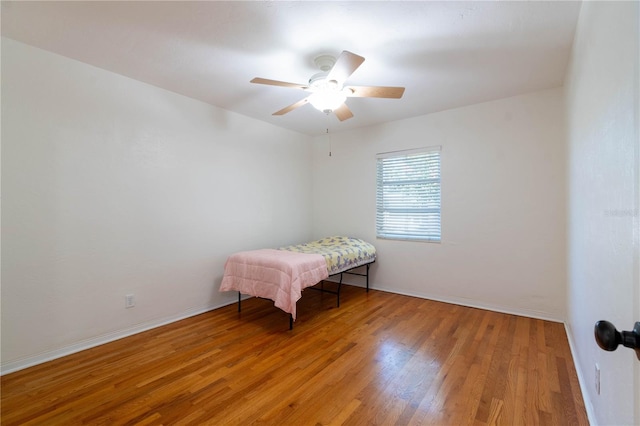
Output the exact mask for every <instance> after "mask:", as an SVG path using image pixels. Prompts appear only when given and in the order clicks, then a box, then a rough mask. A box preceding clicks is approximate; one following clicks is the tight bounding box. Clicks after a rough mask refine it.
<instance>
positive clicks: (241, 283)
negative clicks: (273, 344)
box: [220, 249, 329, 320]
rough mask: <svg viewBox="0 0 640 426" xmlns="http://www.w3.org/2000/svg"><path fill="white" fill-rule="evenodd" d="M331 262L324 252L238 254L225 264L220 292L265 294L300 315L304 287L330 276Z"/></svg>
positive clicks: (250, 252) (271, 251) (254, 252)
mask: <svg viewBox="0 0 640 426" xmlns="http://www.w3.org/2000/svg"><path fill="white" fill-rule="evenodd" d="M328 276H329V273H328V271H327V263H326V261H325V260H324V257H323V256H322V255H320V254H307V253H295V252H290V251H285V250H274V249H263V250H252V251H243V252H239V253H235V254H233V255H231V256H229V258H228V259H227V262H226V263H225V265H224V277H223V278H222V285H221V286H220V291H229V290H235V291H239V292H240V293H242V294H250V295H252V296H258V297H265V298H267V299H271V300H273V301H274V302H275V305H276V306H277V307H278V308H280V309H282V310H283V311H285V312H287V313H290V314H291V315H292V316H293V319H294V320H295V318H296V302H297V301H298V299H300V297H302V289H304V288H306V287H310V286H312V285H315V284H317V283H319V282H320V281H322V280H323V279H325V278H327V277H328Z"/></svg>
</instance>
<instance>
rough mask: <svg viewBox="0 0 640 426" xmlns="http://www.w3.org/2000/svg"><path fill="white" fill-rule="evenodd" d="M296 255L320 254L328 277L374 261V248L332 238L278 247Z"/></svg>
mask: <svg viewBox="0 0 640 426" xmlns="http://www.w3.org/2000/svg"><path fill="white" fill-rule="evenodd" d="M278 250H287V251H293V252H298V253H311V254H321V255H322V256H324V259H325V261H326V262H327V271H328V272H329V275H334V274H339V273H340V272H344V271H347V270H349V269H352V268H356V267H358V266H362V265H366V264H367V263H371V262H374V261H375V260H376V248H375V247H374V246H373V245H372V244H370V243H368V242H366V241H364V240H361V239H358V238H351V237H343V236H334V237H326V238H322V239H320V240H316V241H312V242H309V243H305V244H298V245H292V246H286V247H280V248H279V249H278Z"/></svg>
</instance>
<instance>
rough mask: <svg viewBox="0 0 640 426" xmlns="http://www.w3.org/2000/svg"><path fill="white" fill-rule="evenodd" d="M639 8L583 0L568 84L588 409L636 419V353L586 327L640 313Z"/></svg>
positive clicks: (575, 336)
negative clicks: (599, 340)
mask: <svg viewBox="0 0 640 426" xmlns="http://www.w3.org/2000/svg"><path fill="white" fill-rule="evenodd" d="M639 18H640V12H639V7H638V2H585V3H584V4H583V5H582V10H581V13H580V18H579V21H578V29H577V33H576V38H575V42H574V51H573V58H572V64H571V67H570V70H569V72H568V77H567V84H566V87H567V117H568V120H567V121H568V124H567V133H568V136H567V137H568V141H569V170H568V182H569V194H570V202H569V207H568V218H569V225H570V226H569V229H568V245H569V256H568V265H569V284H568V321H567V322H568V330H569V336H570V339H571V340H572V343H573V348H574V352H575V357H576V359H575V361H576V366H577V370H578V373H579V374H580V376H581V378H582V379H583V380H582V382H583V386H584V388H585V389H584V390H583V392H584V393H585V395H584V397H585V400H586V402H587V407H588V411H589V413H590V417H591V419H592V421H593V422H594V423H596V424H603V425H614V424H615V425H623V424H625V425H631V424H636V425H637V424H640V411H639V410H640V362H638V360H637V359H636V356H635V354H634V352H633V351H631V350H629V349H624V348H619V349H618V350H617V351H615V352H604V351H602V350H600V349H599V348H598V347H597V345H596V343H595V340H594V336H593V327H594V324H595V322H596V321H598V320H601V319H605V320H609V321H611V322H613V324H614V325H616V326H617V327H618V328H619V329H621V330H630V329H631V328H632V327H633V324H634V322H635V321H640V302H639V298H640V295H639V294H640V280H639V278H638V264H639V262H640V260H639V259H640V254H639V253H640V251H639V247H638V233H639V220H638V207H639V206H638V196H639V188H640V186H639V183H640V182H639V179H640V171H639V165H638V152H639V144H640V142H639V134H638V121H639V114H640V109H639V107H638V96H639V85H638V75H639V72H640V69H639V66H638V62H639V60H640V57H639V55H638V49H639V41H638V40H639V37H640V36H639V34H638V21H639ZM634 305H635V306H634ZM596 363H598V364H599V366H600V369H601V393H600V395H597V393H596V391H595V385H594V375H595V373H594V370H595V364H596ZM634 376H635V380H636V383H635V385H634ZM634 410H635V414H634Z"/></svg>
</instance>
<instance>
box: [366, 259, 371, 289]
mask: <svg viewBox="0 0 640 426" xmlns="http://www.w3.org/2000/svg"><path fill="white" fill-rule="evenodd" d="M369 266H371V265H370V264H369V263H367V293H369Z"/></svg>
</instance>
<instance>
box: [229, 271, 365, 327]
mask: <svg viewBox="0 0 640 426" xmlns="http://www.w3.org/2000/svg"><path fill="white" fill-rule="evenodd" d="M372 263H375V259H374V260H372V261H371V262H369V263H364V264H362V265H358V266H354V267H353V268H351V269H347V270H345V271H342V272H337V273H335V274H332V275H329V277H335V276H336V275H340V281H339V282H338V288H337V290H328V289H326V288H324V281H325V280H322V281H320V283H319V284H320V288H318V287H315V286H313V287H307V288H309V289H311V290H317V291H321V292H323V293H331V294H335V295H336V299H337V307H338V308H339V307H340V289H341V288H342V275H343V274H348V275H358V276H360V277H366V282H367V293H368V292H369V268H370V267H371V264H372ZM363 266H365V267H366V268H367V272H366V273H365V274H363V273H360V272H351V271H353V270H354V269H358V268H362V267H363ZM327 278H328V277H327ZM241 310H242V293H240V292H238V312H240V311H241ZM289 330H293V315H291V314H289Z"/></svg>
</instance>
